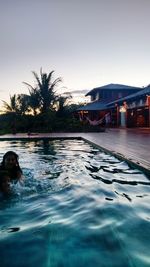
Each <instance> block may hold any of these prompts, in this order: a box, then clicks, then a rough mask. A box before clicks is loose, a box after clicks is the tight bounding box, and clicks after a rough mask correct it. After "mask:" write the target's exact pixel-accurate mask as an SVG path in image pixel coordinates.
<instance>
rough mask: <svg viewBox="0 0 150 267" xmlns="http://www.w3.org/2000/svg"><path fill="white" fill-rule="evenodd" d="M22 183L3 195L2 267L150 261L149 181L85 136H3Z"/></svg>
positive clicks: (144, 266) (134, 266)
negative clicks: (26, 138) (16, 159)
mask: <svg viewBox="0 0 150 267" xmlns="http://www.w3.org/2000/svg"><path fill="white" fill-rule="evenodd" d="M8 150H13V151H15V152H16V153H18V154H19V158H20V160H19V161H20V166H21V167H22V169H23V173H24V185H23V186H20V185H19V186H18V185H13V186H12V191H13V194H12V196H11V197H10V198H9V199H6V198H4V199H1V201H0V214H1V216H0V218H1V219H0V266H1V267H6V266H8V267H9V266H11V267H14V266H15V267H31V266H34V267H35V266H38V267H148V266H150V257H149V249H150V238H149V237H150V205H149V203H150V194H149V192H150V181H149V178H148V177H147V176H146V175H145V174H144V173H142V172H141V171H139V170H138V169H133V168H131V167H130V166H129V165H128V164H127V163H126V162H124V161H120V160H118V159H117V158H115V157H114V156H112V155H109V154H106V153H104V152H103V151H101V150H100V149H98V148H95V147H93V146H92V145H91V144H89V143H86V142H85V141H84V140H76V139H75V140H48V139H45V140H37V141H33V140H31V141H21V140H20V141H1V142H0V160H1V159H2V156H3V154H4V153H5V152H6V151H8Z"/></svg>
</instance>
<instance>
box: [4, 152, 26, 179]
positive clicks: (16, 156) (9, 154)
mask: <svg viewBox="0 0 150 267" xmlns="http://www.w3.org/2000/svg"><path fill="white" fill-rule="evenodd" d="M9 156H14V158H15V160H16V166H14V167H13V169H12V171H11V176H12V177H15V176H16V172H17V171H20V172H21V173H22V170H21V168H20V166H19V161H18V159H19V156H18V155H17V153H15V152H14V151H8V152H6V153H5V154H4V156H3V160H2V162H1V168H0V169H1V170H5V160H6V158H7V157H9Z"/></svg>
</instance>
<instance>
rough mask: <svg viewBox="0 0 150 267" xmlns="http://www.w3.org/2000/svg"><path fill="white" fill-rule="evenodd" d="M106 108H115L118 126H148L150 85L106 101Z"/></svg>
mask: <svg viewBox="0 0 150 267" xmlns="http://www.w3.org/2000/svg"><path fill="white" fill-rule="evenodd" d="M107 107H108V109H110V110H111V112H112V110H116V113H118V114H117V115H116V117H118V118H119V121H118V126H122V127H150V85H149V86H147V87H145V88H143V89H142V90H140V91H139V92H136V93H134V94H131V95H128V96H126V97H123V98H121V99H117V100H115V101H113V102H110V103H108V105H107Z"/></svg>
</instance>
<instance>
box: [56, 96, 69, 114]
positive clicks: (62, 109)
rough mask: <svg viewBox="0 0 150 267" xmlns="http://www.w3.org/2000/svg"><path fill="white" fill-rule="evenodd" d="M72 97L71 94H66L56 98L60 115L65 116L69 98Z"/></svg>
mask: <svg viewBox="0 0 150 267" xmlns="http://www.w3.org/2000/svg"><path fill="white" fill-rule="evenodd" d="M71 98H72V96H71V94H69V93H68V94H64V95H62V96H58V97H57V98H56V100H57V102H56V109H57V114H58V116H63V115H65V113H66V112H67V110H68V106H69V105H68V104H69V100H70V99H71Z"/></svg>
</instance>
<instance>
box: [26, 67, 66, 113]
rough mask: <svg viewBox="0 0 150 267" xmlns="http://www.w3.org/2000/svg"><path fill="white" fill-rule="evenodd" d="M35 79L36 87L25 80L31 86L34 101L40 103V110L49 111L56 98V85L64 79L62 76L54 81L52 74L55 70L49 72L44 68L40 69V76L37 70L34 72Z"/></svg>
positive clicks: (42, 111) (30, 90)
mask: <svg viewBox="0 0 150 267" xmlns="http://www.w3.org/2000/svg"><path fill="white" fill-rule="evenodd" d="M32 73H33V75H34V77H35V80H36V83H37V85H36V87H33V86H32V85H30V84H29V83H26V82H24V84H26V85H27V86H28V87H29V92H30V95H31V96H32V97H33V96H34V101H35V100H36V101H35V102H36V104H39V110H40V111H41V113H47V112H48V111H49V110H50V109H52V107H53V104H54V100H55V97H56V96H55V91H54V89H55V87H56V86H57V85H58V83H59V82H61V81H62V79H61V78H57V79H55V80H54V81H52V76H53V73H54V71H51V72H50V73H49V74H47V73H44V72H42V68H41V70H40V77H39V76H38V74H37V73H36V72H34V71H33V72H32Z"/></svg>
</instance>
